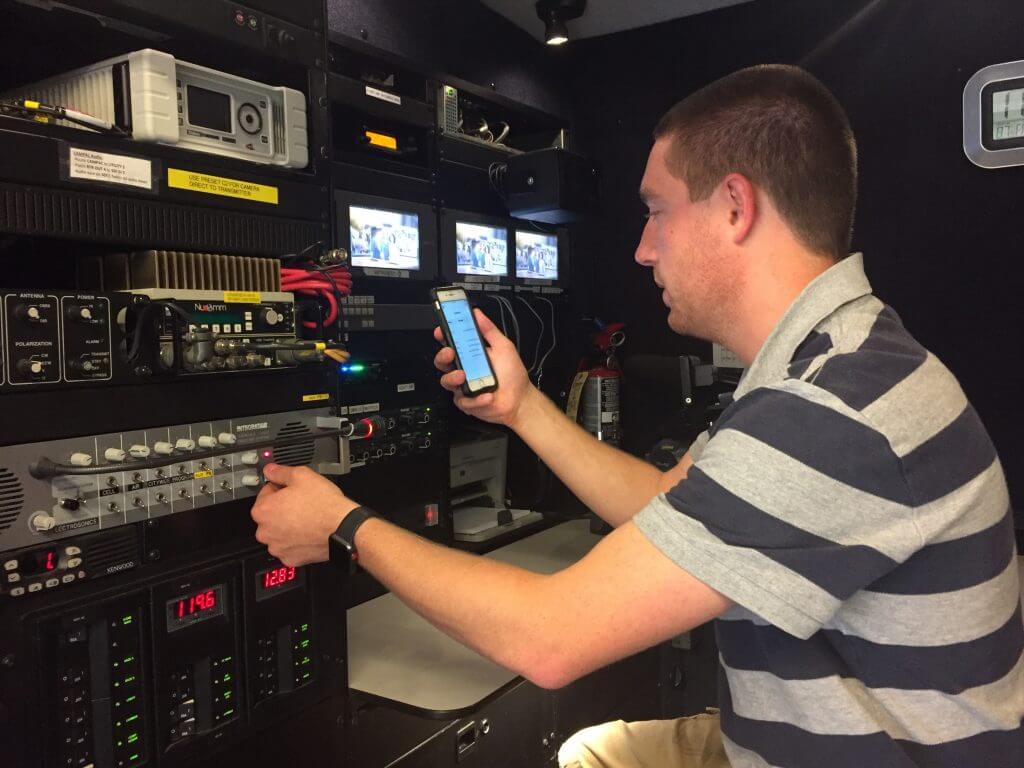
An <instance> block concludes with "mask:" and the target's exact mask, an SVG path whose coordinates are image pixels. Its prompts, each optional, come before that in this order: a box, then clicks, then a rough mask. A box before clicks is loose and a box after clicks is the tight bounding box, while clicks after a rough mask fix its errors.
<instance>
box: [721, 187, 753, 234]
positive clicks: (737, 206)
mask: <svg viewBox="0 0 1024 768" xmlns="http://www.w3.org/2000/svg"><path fill="white" fill-rule="evenodd" d="M720 189H721V192H722V195H723V197H724V201H725V207H726V212H727V214H728V217H729V220H728V227H729V229H730V230H731V232H732V242H733V243H734V244H736V245H739V244H740V243H742V242H743V241H744V240H746V239H747V237H749V235H750V230H751V229H753V227H754V222H755V221H756V220H757V215H758V207H757V195H756V193H755V192H754V185H753V184H751V183H750V179H748V178H747V177H746V176H743V175H742V174H739V173H730V174H729V175H728V176H726V177H725V179H723V180H722V184H721V188H720Z"/></svg>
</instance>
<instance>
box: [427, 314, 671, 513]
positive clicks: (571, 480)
mask: <svg viewBox="0 0 1024 768" xmlns="http://www.w3.org/2000/svg"><path fill="white" fill-rule="evenodd" d="M475 312H476V319H477V323H478V325H479V326H480V331H481V333H483V336H484V339H485V340H486V341H487V344H488V347H489V349H488V352H487V354H488V357H489V358H490V360H491V365H492V366H493V367H494V369H495V373H496V375H497V378H498V382H499V383H498V389H497V390H496V391H495V392H493V393H488V394H485V395H480V396H478V397H466V396H465V395H463V394H462V392H461V390H460V387H461V385H462V383H463V382H464V381H465V374H464V373H463V372H462V371H460V370H452V365H453V361H454V359H455V353H454V352H453V351H452V350H451V349H450V348H447V347H446V348H444V349H442V350H441V351H440V352H438V353H437V356H436V357H435V359H434V364H435V365H436V366H437V368H438V369H439V370H442V371H446V373H445V375H444V376H442V377H441V385H442V386H443V387H444V388H445V389H447V390H449V391H450V392H452V393H453V394H454V396H455V404H456V406H458V408H459V409H460V410H462V411H463V412H464V413H468V414H470V415H471V416H476V417H477V418H479V419H482V420H483V421H488V422H491V423H495V424H504V425H505V426H508V427H510V428H511V429H512V430H513V431H514V432H515V433H516V434H517V435H519V437H520V438H522V440H523V441H524V442H525V443H526V444H527V445H528V446H530V448H531V449H532V450H533V451H534V453H536V454H537V456H539V457H540V459H541V461H543V462H544V463H545V464H547V466H548V467H550V469H551V471H553V472H554V473H555V474H556V475H558V477H559V479H561V481H562V482H563V483H565V484H566V485H567V486H568V487H569V489H570V490H571V491H572V492H573V493H574V494H576V496H577V497H578V498H579V499H580V500H581V501H582V502H583V503H584V504H585V505H586V506H587V507H588V508H589V509H591V510H593V511H594V512H595V513H596V514H597V515H599V516H600V517H601V518H603V519H604V520H605V521H607V522H608V523H609V524H610V525H613V526H619V525H621V524H622V523H624V522H626V521H627V520H629V519H631V518H632V517H633V515H635V514H636V513H637V512H638V511H639V510H640V509H641V508H642V507H643V506H644V504H646V503H647V502H648V501H650V500H651V499H652V498H653V497H654V496H656V495H658V494H659V493H662V492H663V491H667V490H669V489H670V488H672V487H673V486H674V485H676V483H678V482H679V481H680V480H682V478H683V477H685V476H686V469H687V468H688V467H689V464H690V463H691V462H689V456H688V455H687V456H686V457H684V458H683V461H681V462H680V464H679V465H678V466H677V467H675V468H674V469H672V470H670V471H669V472H666V473H662V472H660V471H659V470H658V469H657V468H656V467H653V466H651V465H650V464H647V463H646V462H644V461H641V460H640V459H638V458H636V457H634V456H631V455H629V454H628V453H625V452H624V451H620V450H618V449H617V448H613V447H612V446H610V445H607V444H606V443H602V442H601V441H599V440H597V439H596V438H595V437H594V436H593V435H591V434H590V433H589V432H587V431H586V430H584V429H583V428H582V427H580V426H579V425H578V424H575V423H573V422H572V421H570V420H569V417H568V416H566V415H565V414H564V413H562V411H561V410H560V409H559V408H558V407H557V406H556V405H555V404H554V403H552V402H551V401H550V400H549V399H548V398H547V397H545V396H544V394H543V393H541V392H540V391H539V390H538V389H537V388H536V387H534V386H533V385H532V384H531V383H530V380H529V377H528V376H527V374H526V369H525V368H524V366H523V363H522V361H521V360H520V359H519V354H518V353H517V352H516V348H515V345H513V344H512V342H510V341H509V340H508V339H507V338H506V337H505V336H504V335H503V334H502V333H501V331H499V330H498V328H497V327H496V326H495V325H494V323H492V322H491V321H490V320H489V319H488V318H487V316H486V315H484V314H483V312H480V311H479V310H475ZM434 335H435V338H436V339H437V340H438V341H441V340H442V337H441V333H440V330H435V333H434Z"/></svg>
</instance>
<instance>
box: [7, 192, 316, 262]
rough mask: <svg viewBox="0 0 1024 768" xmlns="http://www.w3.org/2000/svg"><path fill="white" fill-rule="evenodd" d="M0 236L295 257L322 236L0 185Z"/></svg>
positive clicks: (284, 225) (293, 224) (286, 223)
mask: <svg viewBox="0 0 1024 768" xmlns="http://www.w3.org/2000/svg"><path fill="white" fill-rule="evenodd" d="M0 229H2V230H4V231H6V232H14V233H18V234H26V235H48V236H57V237H73V238H74V239H76V240H90V241H102V242H104V243H114V244H118V243H122V244H126V245H128V246H129V247H137V244H138V243H139V242H140V241H141V242H144V243H147V244H148V245H151V246H153V247H154V248H180V249H182V250H195V251H199V250H216V251H220V252H227V253H254V254H261V253H262V254H267V253H297V252H298V251H301V250H302V249H303V248H305V247H306V246H307V245H309V244H310V243H312V242H315V241H317V240H322V239H324V237H325V229H326V227H325V226H324V227H322V226H321V225H318V224H316V223H315V222H311V221H297V220H293V219H280V218H277V217H274V216H266V215H264V216H258V215H256V214H249V213H234V212H230V211H223V210H217V209H214V208H193V207H189V206H185V205H174V204H172V203H167V202H164V201H163V200H162V199H161V200H160V201H148V200H135V199H127V198H119V197H115V196H113V195H108V194H104V195H98V194H93V193H89V192H80V191H78V190H60V191H57V190H48V189H40V188H38V187H36V188H33V187H26V186H25V185H22V184H9V183H0Z"/></svg>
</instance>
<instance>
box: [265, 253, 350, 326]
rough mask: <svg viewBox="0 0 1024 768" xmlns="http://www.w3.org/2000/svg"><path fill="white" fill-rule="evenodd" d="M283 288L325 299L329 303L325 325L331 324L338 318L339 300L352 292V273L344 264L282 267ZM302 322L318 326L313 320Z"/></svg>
mask: <svg viewBox="0 0 1024 768" xmlns="http://www.w3.org/2000/svg"><path fill="white" fill-rule="evenodd" d="M281 290H282V291H290V292H292V293H299V294H302V295H303V296H313V297H315V298H318V299H323V301H325V302H326V303H327V317H326V318H325V319H324V322H323V325H324V326H329V325H331V324H333V323H335V322H337V320H338V312H339V306H338V304H339V301H338V300H339V299H340V298H341V297H342V296H348V295H349V294H350V293H352V274H351V273H350V272H349V271H348V268H347V267H344V266H342V265H336V266H327V267H320V266H316V265H313V266H310V267H281ZM302 324H303V325H304V326H305V327H306V328H316V327H317V323H314V322H313V321H311V320H303V321H302Z"/></svg>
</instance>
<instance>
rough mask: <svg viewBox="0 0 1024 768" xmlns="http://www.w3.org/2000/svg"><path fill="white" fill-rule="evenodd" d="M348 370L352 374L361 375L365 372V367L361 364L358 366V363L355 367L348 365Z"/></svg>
mask: <svg viewBox="0 0 1024 768" xmlns="http://www.w3.org/2000/svg"><path fill="white" fill-rule="evenodd" d="M348 369H349V370H350V371H351V372H352V373H361V372H363V371H365V370H366V366H365V365H362V364H360V363H356V364H355V365H350V366H349V367H348Z"/></svg>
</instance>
